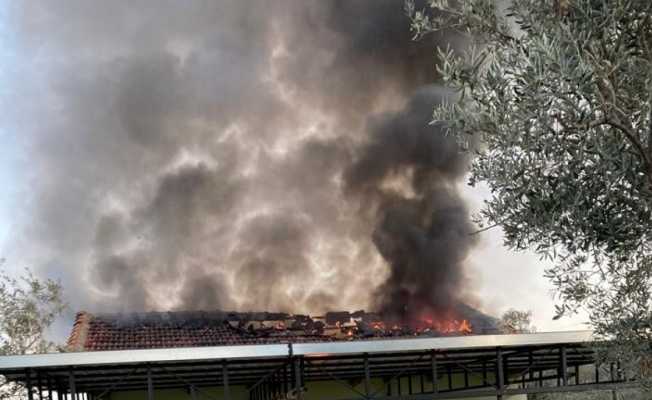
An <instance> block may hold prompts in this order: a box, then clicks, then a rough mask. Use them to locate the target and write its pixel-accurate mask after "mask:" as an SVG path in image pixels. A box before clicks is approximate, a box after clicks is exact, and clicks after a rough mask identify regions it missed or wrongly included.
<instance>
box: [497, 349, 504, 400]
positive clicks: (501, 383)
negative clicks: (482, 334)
mask: <svg viewBox="0 0 652 400" xmlns="http://www.w3.org/2000/svg"><path fill="white" fill-rule="evenodd" d="M496 369H497V371H496V399H498V400H502V398H503V391H504V382H505V374H504V372H505V371H504V370H503V350H502V349H501V348H500V347H498V348H496Z"/></svg>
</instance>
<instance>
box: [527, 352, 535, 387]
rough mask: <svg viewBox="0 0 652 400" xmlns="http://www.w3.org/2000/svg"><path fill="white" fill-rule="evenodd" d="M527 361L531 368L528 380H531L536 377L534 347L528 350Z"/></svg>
mask: <svg viewBox="0 0 652 400" xmlns="http://www.w3.org/2000/svg"><path fill="white" fill-rule="evenodd" d="M527 362H528V365H529V366H530V370H529V371H528V378H529V379H528V380H530V381H531V380H533V379H534V355H533V354H532V349H530V351H529V352H528V357H527Z"/></svg>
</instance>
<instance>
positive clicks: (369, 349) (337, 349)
mask: <svg viewBox="0 0 652 400" xmlns="http://www.w3.org/2000/svg"><path fill="white" fill-rule="evenodd" d="M593 340H594V336H593V334H592V332H591V331H569V332H547V333H533V334H516V335H470V336H454V337H437V338H414V339H405V338H402V339H389V340H367V341H350V342H320V343H294V344H292V354H294V355H300V356H306V357H310V356H313V357H316V356H322V355H342V354H359V353H393V352H404V351H419V350H453V349H482V348H493V347H510V346H527V345H552V344H557V343H567V344H573V343H574V344H581V343H587V342H591V341H593ZM289 354H290V347H289V345H287V344H261V345H239V346H210V347H208V346H206V347H177V348H167V349H142V350H110V351H91V352H77V353H52V354H30V355H22V356H2V357H0V371H2V370H7V369H20V368H43V367H67V366H92V365H96V366H99V365H109V364H135V363H157V362H183V361H209V360H225V359H232V360H235V359H243V358H280V357H287V356H289Z"/></svg>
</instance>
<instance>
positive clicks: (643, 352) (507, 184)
mask: <svg viewBox="0 0 652 400" xmlns="http://www.w3.org/2000/svg"><path fill="white" fill-rule="evenodd" d="M428 5H429V6H428V7H427V8H426V9H417V8H416V7H415V6H414V3H412V2H410V1H408V2H407V3H406V10H407V12H408V14H409V16H410V17H411V20H412V29H413V30H414V32H415V36H416V37H419V36H422V35H424V34H427V33H429V32H433V31H437V30H441V29H446V30H451V29H452V30H456V31H458V32H460V33H461V34H463V35H465V36H466V37H467V38H468V47H467V48H466V49H465V50H464V51H462V52H454V51H452V50H451V49H450V48H445V49H439V59H440V63H439V65H438V70H439V72H440V74H441V76H442V78H443V81H444V82H445V83H446V84H447V85H448V86H449V87H451V88H453V89H454V90H455V91H456V92H457V96H456V97H455V99H454V100H453V101H451V102H450V103H448V104H444V105H442V106H439V107H437V108H436V109H435V112H434V118H433V124H445V126H446V128H447V129H448V132H449V133H450V134H453V135H455V137H456V138H458V140H459V142H460V144H461V145H462V147H463V149H465V150H467V151H469V152H472V153H473V155H474V158H473V161H472V165H471V171H470V184H471V185H474V184H476V183H479V182H483V183H485V184H486V185H488V187H489V188H490V190H491V193H492V196H491V198H490V199H489V200H488V201H487V202H486V204H485V206H484V207H483V209H482V210H481V212H480V214H479V215H478V216H477V217H476V218H477V221H478V222H479V223H480V224H481V227H483V229H488V228H489V227H493V226H500V227H502V229H503V231H504V234H505V242H506V244H507V245H508V246H509V247H510V248H513V249H534V250H535V251H536V252H538V253H539V254H540V255H541V256H543V257H544V258H545V259H546V260H548V261H549V262H550V264H551V265H552V266H551V267H550V268H549V269H548V270H547V271H546V275H547V276H548V277H549V278H550V279H551V280H552V282H553V284H554V286H555V288H556V289H557V293H558V294H559V299H560V301H559V303H560V304H559V305H558V306H557V311H558V316H561V315H563V314H564V313H569V312H574V311H576V310H578V309H579V308H585V309H586V310H587V311H588V313H589V316H590V322H591V323H592V326H593V328H594V330H595V332H596V334H597V335H599V336H600V337H603V338H608V339H610V340H612V343H613V346H612V347H611V348H610V352H612V353H614V352H615V353H617V354H618V355H619V356H621V357H625V358H624V359H626V360H628V361H629V364H630V365H628V367H629V368H631V370H632V371H637V372H636V373H637V374H638V375H639V376H643V375H645V371H646V370H647V371H648V372H649V371H650V369H651V368H649V367H647V369H646V368H645V366H646V365H647V366H650V365H652V363H651V362H650V360H651V359H652V358H651V356H650V353H651V349H650V346H651V343H652V329H651V327H652V313H651V309H650V305H651V304H650V303H651V297H650V295H651V290H650V286H651V284H652V253H651V250H650V239H651V237H652V224H651V223H650V222H651V221H650V220H651V205H652V204H651V203H652V2H651V1H649V0H614V1H604V0H555V1H553V0H512V1H505V2H502V3H500V4H498V5H497V2H495V1H493V0H459V1H455V2H453V1H450V2H449V1H447V0H432V1H430V2H429V3H428ZM483 224H484V225H483ZM649 375H652V374H648V375H647V376H649Z"/></svg>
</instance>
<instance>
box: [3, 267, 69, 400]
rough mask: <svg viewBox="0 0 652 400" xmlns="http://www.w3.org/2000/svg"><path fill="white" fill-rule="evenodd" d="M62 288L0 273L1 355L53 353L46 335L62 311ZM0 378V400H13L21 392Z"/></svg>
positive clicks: (27, 272)
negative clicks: (9, 399)
mask: <svg viewBox="0 0 652 400" xmlns="http://www.w3.org/2000/svg"><path fill="white" fill-rule="evenodd" d="M65 307H66V306H65V303H64V301H63V297H62V288H61V285H60V284H59V283H57V282H55V281H53V280H51V279H46V280H40V279H38V278H37V277H35V276H34V275H33V274H32V273H31V272H30V271H26V273H25V275H24V276H22V277H20V278H18V279H16V278H13V277H11V276H9V275H7V274H6V273H3V272H0V355H13V354H30V353H47V352H51V351H53V350H55V349H56V346H55V344H54V343H52V342H50V341H49V340H47V339H46V337H45V334H46V332H47V330H48V328H49V327H50V326H51V325H52V323H53V322H54V321H55V319H56V318H57V317H58V316H59V315H61V313H62V312H63V311H64V309H65ZM3 379H4V378H3V377H2V376H0V399H5V398H7V399H8V398H16V397H18V396H19V395H20V394H21V393H22V392H24V388H22V387H20V386H18V385H15V384H11V383H6V382H4V380H3Z"/></svg>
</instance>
